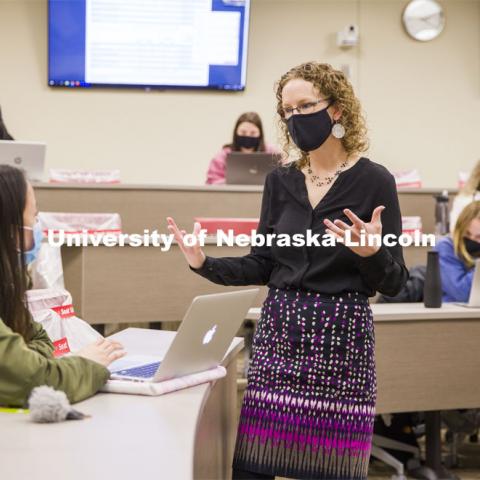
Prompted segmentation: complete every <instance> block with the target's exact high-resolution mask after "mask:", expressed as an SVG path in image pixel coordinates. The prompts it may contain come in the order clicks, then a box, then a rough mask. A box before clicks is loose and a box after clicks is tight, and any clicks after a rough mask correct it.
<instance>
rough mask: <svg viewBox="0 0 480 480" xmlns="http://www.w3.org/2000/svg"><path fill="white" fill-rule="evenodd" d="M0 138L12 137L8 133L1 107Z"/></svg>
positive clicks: (8, 138)
mask: <svg viewBox="0 0 480 480" xmlns="http://www.w3.org/2000/svg"><path fill="white" fill-rule="evenodd" d="M0 140H13V137H12V136H11V135H10V134H9V133H8V130H7V127H6V126H5V123H4V121H3V118H2V109H1V108H0Z"/></svg>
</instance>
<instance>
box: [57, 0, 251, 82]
mask: <svg viewBox="0 0 480 480" xmlns="http://www.w3.org/2000/svg"><path fill="white" fill-rule="evenodd" d="M249 10H250V0H182V1H179V0H142V2H138V0H49V9H48V24H49V30H48V45H49V48H48V53H49V55H48V84H49V85H50V86H52V87H57V86H60V87H68V88H76V87H95V86H105V87H107V86H110V87H112V86H115V87H139V88H207V89H221V90H243V89H244V88H245V78H246V65H247V45H248V25H249Z"/></svg>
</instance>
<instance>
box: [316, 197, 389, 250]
mask: <svg viewBox="0 0 480 480" xmlns="http://www.w3.org/2000/svg"><path fill="white" fill-rule="evenodd" d="M384 209H385V207H384V206H383V205H380V206H379V207H377V208H375V210H374V211H373V213H372V218H371V220H370V222H368V223H365V222H364V221H363V220H361V219H360V218H358V217H357V216H356V215H355V214H354V213H353V212H352V211H351V210H349V209H348V208H346V209H345V210H343V213H344V214H345V215H346V216H347V217H348V218H349V219H350V220H351V221H352V225H347V224H346V223H345V222H342V221H341V220H338V219H337V220H334V221H333V222H331V221H330V220H328V219H327V218H326V219H325V220H324V221H323V223H324V224H325V225H326V226H327V227H328V228H327V229H326V230H325V232H326V233H329V234H330V235H333V236H335V238H336V239H337V240H344V239H345V232H346V231H347V230H350V231H351V234H350V239H351V241H353V242H359V241H360V232H361V231H363V232H362V233H363V235H364V237H365V243H367V245H365V246H364V247H362V246H358V247H354V246H350V247H349V246H348V245H346V247H348V248H349V249H350V250H352V252H354V253H356V254H357V255H360V256H361V257H370V256H371V255H373V254H375V253H377V252H378V250H380V246H377V245H372V246H369V245H368V234H372V235H374V234H378V235H380V236H381V235H382V221H381V220H380V216H381V214H382V211H383V210H384Z"/></svg>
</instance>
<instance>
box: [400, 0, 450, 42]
mask: <svg viewBox="0 0 480 480" xmlns="http://www.w3.org/2000/svg"><path fill="white" fill-rule="evenodd" d="M403 25H404V26H405V30H406V31H407V33H408V34H409V35H410V36H411V37H413V38H414V39H415V40H420V41H422V42H427V41H428V40H433V39H434V38H435V37H437V36H438V35H439V34H440V32H441V31H442V30H443V27H444V26H445V17H444V15H443V9H442V7H441V5H440V4H439V3H438V2H436V1H435V0H412V1H411V2H410V3H409V4H408V5H407V6H406V7H405V10H404V12H403Z"/></svg>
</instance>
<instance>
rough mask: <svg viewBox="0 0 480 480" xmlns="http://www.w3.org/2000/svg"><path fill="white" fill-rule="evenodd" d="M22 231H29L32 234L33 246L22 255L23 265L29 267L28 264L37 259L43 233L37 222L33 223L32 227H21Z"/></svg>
mask: <svg viewBox="0 0 480 480" xmlns="http://www.w3.org/2000/svg"><path fill="white" fill-rule="evenodd" d="M23 228H24V230H30V231H31V232H33V246H32V248H31V249H30V250H27V251H25V252H23V253H24V259H25V263H26V264H27V265H29V264H30V263H32V262H34V261H35V260H36V259H37V257H38V252H39V251H40V248H41V246H42V239H43V232H42V228H41V226H40V223H39V221H38V220H37V221H36V222H35V225H34V226H33V227H23Z"/></svg>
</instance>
